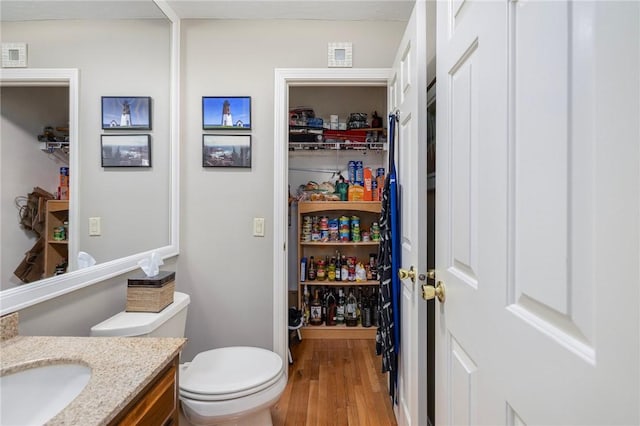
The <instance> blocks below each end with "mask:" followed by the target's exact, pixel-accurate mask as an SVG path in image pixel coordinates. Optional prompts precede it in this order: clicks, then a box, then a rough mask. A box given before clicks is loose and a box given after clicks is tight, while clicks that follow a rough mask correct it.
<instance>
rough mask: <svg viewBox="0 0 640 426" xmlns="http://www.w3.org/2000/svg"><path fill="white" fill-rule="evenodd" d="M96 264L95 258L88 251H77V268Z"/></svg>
mask: <svg viewBox="0 0 640 426" xmlns="http://www.w3.org/2000/svg"><path fill="white" fill-rule="evenodd" d="M95 264H96V260H95V259H94V258H93V256H91V255H90V254H89V253H85V252H83V251H81V252H78V269H82V268H88V267H89V266H93V265H95Z"/></svg>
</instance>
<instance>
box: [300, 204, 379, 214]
mask: <svg viewBox="0 0 640 426" xmlns="http://www.w3.org/2000/svg"><path fill="white" fill-rule="evenodd" d="M321 211H331V212H333V213H336V212H340V211H364V212H369V213H380V201H299V202H298V213H299V214H300V215H302V214H305V213H315V212H321Z"/></svg>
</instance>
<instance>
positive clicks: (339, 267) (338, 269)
mask: <svg viewBox="0 0 640 426" xmlns="http://www.w3.org/2000/svg"><path fill="white" fill-rule="evenodd" d="M337 253H338V254H337V256H336V281H341V280H342V278H341V276H342V275H341V274H342V261H341V260H340V252H339V251H338V252H337Z"/></svg>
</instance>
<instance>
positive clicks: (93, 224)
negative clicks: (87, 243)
mask: <svg viewBox="0 0 640 426" xmlns="http://www.w3.org/2000/svg"><path fill="white" fill-rule="evenodd" d="M100 234H101V230H100V218H99V217H90V218H89V235H90V236H92V237H94V236H98V235H100Z"/></svg>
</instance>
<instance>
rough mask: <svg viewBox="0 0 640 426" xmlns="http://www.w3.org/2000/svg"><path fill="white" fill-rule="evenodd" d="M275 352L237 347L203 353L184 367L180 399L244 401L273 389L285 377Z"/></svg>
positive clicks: (180, 378)
mask: <svg viewBox="0 0 640 426" xmlns="http://www.w3.org/2000/svg"><path fill="white" fill-rule="evenodd" d="M283 364H284V363H283V362H282V358H280V357H279V356H278V355H277V354H275V353H274V352H272V351H269V350H266V349H262V348H255V347H247V346H235V347H227V348H220V349H212V350H209V351H205V352H202V353H200V354H198V355H196V357H195V358H194V359H193V361H192V362H191V363H190V364H187V365H182V366H180V376H179V380H180V385H179V387H180V396H181V397H184V398H188V399H191V400H197V401H224V400H229V399H235V398H241V397H244V396H247V395H251V394H254V393H257V392H260V391H262V390H264V389H267V388H269V387H270V386H272V385H273V384H274V383H276V382H277V381H278V380H280V378H281V376H282V373H283Z"/></svg>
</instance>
